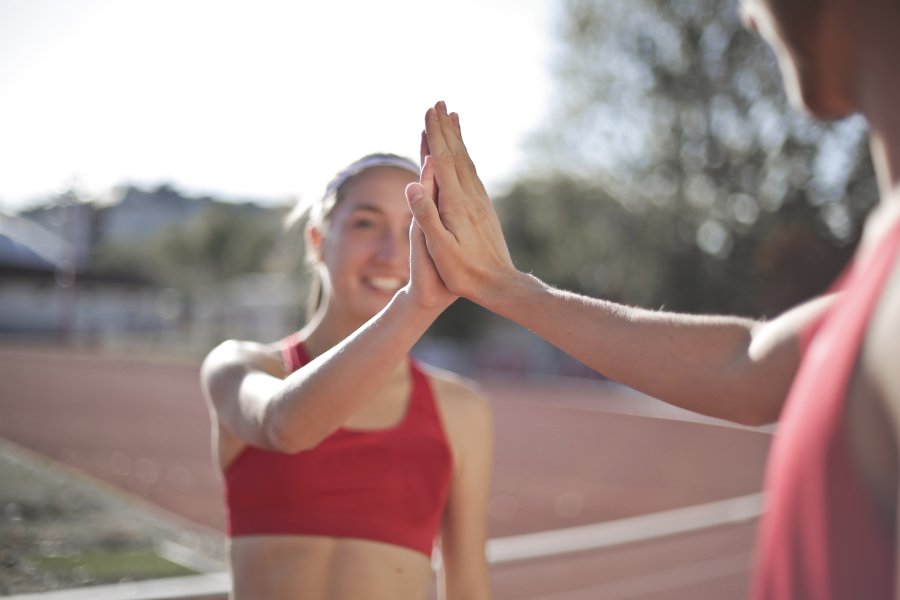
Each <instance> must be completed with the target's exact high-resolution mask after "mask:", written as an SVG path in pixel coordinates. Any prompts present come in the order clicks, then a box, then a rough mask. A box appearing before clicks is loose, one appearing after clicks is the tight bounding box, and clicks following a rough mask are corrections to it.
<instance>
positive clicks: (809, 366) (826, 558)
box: [753, 226, 900, 600]
mask: <svg viewBox="0 0 900 600" xmlns="http://www.w3.org/2000/svg"><path fill="white" fill-rule="evenodd" d="M898 256H900V226H895V227H894V228H893V230H892V231H891V232H890V234H889V235H888V236H887V238H886V239H884V240H883V241H881V242H880V244H879V246H878V247H877V248H876V249H875V251H874V252H873V253H872V255H871V258H869V259H868V260H867V262H866V263H865V264H862V263H854V264H853V265H851V267H850V268H849V269H848V270H847V272H846V273H845V274H844V276H843V277H842V278H841V279H840V280H839V283H838V285H837V289H838V290H841V295H840V297H839V298H838V299H837V300H836V301H835V304H834V306H833V307H832V308H831V309H830V310H829V311H828V313H827V314H826V315H825V316H824V318H823V319H822V320H821V321H819V322H817V323H815V324H814V325H813V327H812V328H811V329H810V330H809V331H808V332H807V334H808V335H807V338H806V341H807V343H806V344H805V348H804V354H803V360H802V362H801V365H800V369H799V371H798V373H797V376H796V378H795V380H794V384H793V387H792V388H791V391H790V394H789V396H788V399H787V403H786V404H785V408H784V410H783V412H782V415H781V420H780V422H779V425H778V431H777V433H776V435H775V440H774V441H773V444H772V448H771V451H770V455H769V463H768V466H767V471H766V493H767V507H766V513H765V515H764V516H763V518H762V522H761V524H760V533H759V539H758V545H757V565H756V572H755V581H754V587H753V597H754V598H755V599H757V600H763V599H765V600H772V599H776V600H789V599H790V600H805V599H816V600H839V599H840V600H844V599H846V600H876V599H881V598H893V597H894V596H893V593H894V591H893V590H894V538H893V535H892V534H891V533H890V532H888V531H887V527H886V525H885V524H884V523H883V521H882V520H881V519H880V517H879V516H878V514H877V513H876V511H875V506H874V504H873V502H872V499H871V498H870V497H869V494H868V493H867V491H866V489H865V488H864V486H863V483H862V481H861V480H860V476H859V474H858V473H857V471H856V469H855V466H854V464H853V460H852V457H851V456H850V451H849V448H848V446H847V440H846V438H845V436H844V431H843V425H842V420H843V416H844V405H845V400H846V392H847V387H848V385H849V383H850V377H851V376H852V374H853V371H854V366H855V364H856V360H857V356H858V354H859V351H860V347H861V344H862V341H863V338H864V336H865V333H866V328H867V325H868V322H869V320H870V318H871V315H872V312H873V310H874V308H875V306H876V302H877V300H878V297H879V295H880V292H881V290H882V288H883V287H884V284H885V282H886V280H887V278H888V276H889V275H890V274H891V272H892V267H893V266H894V265H895V264H896V262H897V258H898ZM897 335H900V332H897ZM898 367H900V365H898Z"/></svg>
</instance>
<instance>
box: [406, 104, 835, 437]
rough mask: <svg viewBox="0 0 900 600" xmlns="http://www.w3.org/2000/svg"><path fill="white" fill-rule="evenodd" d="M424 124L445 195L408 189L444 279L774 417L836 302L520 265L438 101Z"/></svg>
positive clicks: (699, 391)
mask: <svg viewBox="0 0 900 600" xmlns="http://www.w3.org/2000/svg"><path fill="white" fill-rule="evenodd" d="M425 133H426V138H427V146H428V149H429V152H430V153H431V154H430V156H429V157H428V158H427V159H426V162H427V163H430V164H431V165H432V166H433V168H434V173H435V178H436V183H437V185H436V189H437V190H438V191H437V197H436V198H434V197H432V194H429V193H425V192H426V190H424V188H422V189H419V188H417V187H416V186H415V184H413V185H411V186H410V188H408V193H407V195H408V199H409V201H410V206H411V208H412V211H413V214H414V215H415V218H416V221H417V222H418V223H419V224H420V225H421V227H422V229H423V230H424V232H425V237H426V240H427V246H428V251H429V253H430V254H431V257H432V259H433V260H434V263H435V265H436V266H437V269H438V271H439V273H440V275H441V278H442V279H443V281H444V283H445V284H446V285H447V287H448V288H449V289H450V290H451V291H452V292H454V293H456V294H459V295H461V296H464V297H466V298H468V299H470V300H472V301H474V302H476V303H478V304H480V305H482V306H484V307H485V308H487V309H488V310H491V311H493V312H495V313H497V314H499V315H501V316H504V317H506V318H509V319H511V320H512V321H514V322H516V323H518V324H520V325H522V326H524V327H526V328H528V329H530V330H532V331H534V332H535V333H537V334H538V335H540V336H541V337H543V338H545V339H546V340H547V341H549V342H550V343H552V344H554V345H555V346H557V347H558V348H560V349H561V350H563V351H565V352H567V353H568V354H570V355H572V356H574V357H575V358H577V359H579V360H581V361H582V362H584V363H585V364H587V365H588V366H590V367H591V368H593V369H595V370H597V371H599V372H601V373H603V374H604V375H606V376H607V377H610V378H612V379H615V380H617V381H620V382H622V383H624V384H626V385H629V386H631V387H634V388H636V389H639V390H641V391H644V392H646V393H648V394H650V395H652V396H655V397H657V398H659V399H661V400H665V401H666V402H670V403H672V404H675V405H678V406H681V407H683V408H687V409H689V410H693V411H695V412H700V413H703V414H707V415H710V416H715V417H719V418H724V419H729V420H733V421H738V422H743V423H749V424H761V423H766V422H771V421H773V420H775V419H776V418H777V416H778V414H779V413H780V410H781V406H782V404H783V402H784V399H785V397H786V395H787V391H788V387H789V385H790V382H791V380H792V378H793V376H794V373H795V372H796V369H797V365H798V364H799V356H800V353H799V342H798V340H799V335H800V332H801V331H802V330H803V328H804V327H806V326H807V325H808V324H809V323H810V322H812V321H813V320H815V319H816V318H817V317H818V316H820V315H821V314H822V313H823V312H824V311H825V310H826V308H827V307H828V305H829V304H830V302H831V299H830V298H822V299H817V300H814V301H812V302H809V303H807V304H805V305H802V306H800V307H798V308H796V309H794V310H792V311H789V312H787V313H785V314H784V315H782V316H781V317H779V318H778V319H775V320H773V321H772V322H769V323H759V322H756V321H753V320H749V319H742V318H737V317H714V316H697V315H684V314H675V313H665V312H657V311H650V310H644V309H640V308H634V307H628V306H623V305H620V304H614V303H611V302H606V301H603V300H597V299H594V298H588V297H585V296H580V295H577V294H572V293H569V292H565V291H561V290H558V289H554V288H553V287H552V286H549V285H547V284H545V283H544V282H542V281H540V280H539V279H537V278H536V277H533V276H531V275H527V274H524V273H521V272H519V271H518V270H517V269H516V268H515V267H514V265H513V263H512V260H511V258H510V256H509V251H508V249H507V246H506V242H505V240H504V238H503V232H502V230H501V227H500V222H499V219H498V218H497V214H496V212H495V211H494V209H493V206H492V205H491V201H490V198H489V197H488V195H487V193H486V191H485V190H484V186H483V185H482V184H481V181H480V180H479V178H478V175H477V173H476V171H475V167H474V165H473V163H472V160H471V159H470V158H469V155H468V151H467V150H466V147H465V144H464V143H463V141H462V135H461V133H460V128H459V119H458V116H456V115H455V114H452V115H451V114H447V112H446V108H445V107H444V106H443V103H438V105H437V106H436V107H435V108H432V109H430V110H429V111H428V113H427V114H426V121H425Z"/></svg>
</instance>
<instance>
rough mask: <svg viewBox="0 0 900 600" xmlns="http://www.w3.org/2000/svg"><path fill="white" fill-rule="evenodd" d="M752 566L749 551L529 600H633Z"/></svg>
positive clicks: (729, 574)
mask: <svg viewBox="0 0 900 600" xmlns="http://www.w3.org/2000/svg"><path fill="white" fill-rule="evenodd" d="M752 566H753V553H752V552H745V553H742V554H734V555H732V556H723V557H719V558H713V559H710V560H704V561H701V562H697V563H692V564H689V565H684V566H680V567H674V568H672V569H666V570H665V571H656V572H655V573H646V574H641V575H640V576H638V577H630V578H628V579H622V580H620V581H611V582H609V583H604V584H601V585H595V586H591V587H586V588H580V589H573V590H566V591H559V592H553V593H552V594H548V595H541V596H530V597H528V598H527V600H583V599H584V598H603V600H629V599H631V598H642V597H646V596H647V595H649V594H658V593H660V592H666V591H670V590H675V589H678V588H684V587H687V586H690V585H696V584H698V583H705V582H707V581H715V580H716V579H722V578H724V577H731V576H734V575H740V574H743V573H747V572H749V571H750V569H751V568H752ZM523 600H526V599H523Z"/></svg>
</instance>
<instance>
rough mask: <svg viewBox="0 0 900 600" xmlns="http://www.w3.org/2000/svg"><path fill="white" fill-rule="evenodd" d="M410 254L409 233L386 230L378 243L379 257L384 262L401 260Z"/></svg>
mask: <svg viewBox="0 0 900 600" xmlns="http://www.w3.org/2000/svg"><path fill="white" fill-rule="evenodd" d="M408 255H409V233H408V232H405V231H404V232H403V233H402V235H401V234H398V233H397V232H385V233H384V235H382V236H381V239H380V240H379V243H378V258H379V259H380V260H382V261H384V262H398V263H399V262H401V261H403V260H406V259H407V258H408Z"/></svg>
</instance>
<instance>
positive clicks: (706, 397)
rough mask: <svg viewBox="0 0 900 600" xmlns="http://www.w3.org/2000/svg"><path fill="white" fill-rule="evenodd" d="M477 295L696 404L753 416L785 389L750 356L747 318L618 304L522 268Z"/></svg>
mask: <svg viewBox="0 0 900 600" xmlns="http://www.w3.org/2000/svg"><path fill="white" fill-rule="evenodd" d="M476 301H477V302H479V303H480V304H482V305H483V306H484V307H485V308H487V309H489V310H491V311H493V312H495V313H497V314H499V315H501V316H504V317H506V318H508V319H510V320H512V321H514V322H516V323H518V324H519V325H522V326H523V327H526V328H528V329H530V330H531V331H533V332H535V333H536V334H538V335H540V336H541V337H543V338H544V339H546V340H547V341H548V342H550V343H552V344H553V345H555V346H557V347H558V348H560V349H561V350H563V351H564V352H566V353H568V354H570V355H572V356H573V357H575V358H577V359H578V360H580V361H582V362H584V363H585V364H587V365H588V366H590V367H591V368H593V369H595V370H596V371H598V372H600V373H602V374H603V375H605V376H606V377H609V378H611V379H614V380H616V381H619V382H621V383H624V384H626V385H628V386H630V387H634V388H636V389H639V390H641V391H643V392H645V393H647V394H650V395H652V396H655V397H657V398H659V399H661V400H664V401H666V402H669V403H671V404H675V405H677V406H680V407H683V408H686V409H689V410H692V411H695V412H699V413H703V414H706V415H710V416H714V417H719V418H724V419H729V420H733V421H739V422H757V421H759V420H760V418H759V417H758V416H757V411H758V410H759V405H760V404H765V403H766V402H768V399H767V398H766V397H765V396H766V395H775V396H781V397H783V396H784V394H785V392H786V387H785V386H786V385H787V382H782V381H778V380H777V379H778V378H774V379H776V380H772V381H765V380H766V379H767V378H766V377H764V376H762V375H763V373H762V372H761V369H758V368H756V367H757V366H758V365H755V364H754V362H753V360H752V359H751V357H750V354H749V348H750V345H751V341H752V331H753V329H754V327H755V326H756V322H755V321H752V320H749V319H743V318H738V317H717V316H699V315H686V314H677V313H665V312H659V311H651V310H646V309H641V308H634V307H629V306H624V305H621V304H615V303H612V302H607V301H604V300H598V299H595V298H589V297H586V296H581V295H578V294H573V293H570V292H565V291H562V290H558V289H555V288H553V287H552V286H549V285H547V284H545V283H543V282H542V281H540V280H539V279H537V278H536V277H533V276H531V275H526V274H521V273H519V274H518V275H517V276H515V277H510V278H509V279H508V280H507V281H506V283H505V284H504V285H502V286H498V287H496V288H495V289H494V290H493V291H492V292H490V294H489V295H486V296H485V297H482V298H478V299H477V300H476ZM773 401H777V402H780V399H779V398H775V399H774V400H773Z"/></svg>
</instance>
